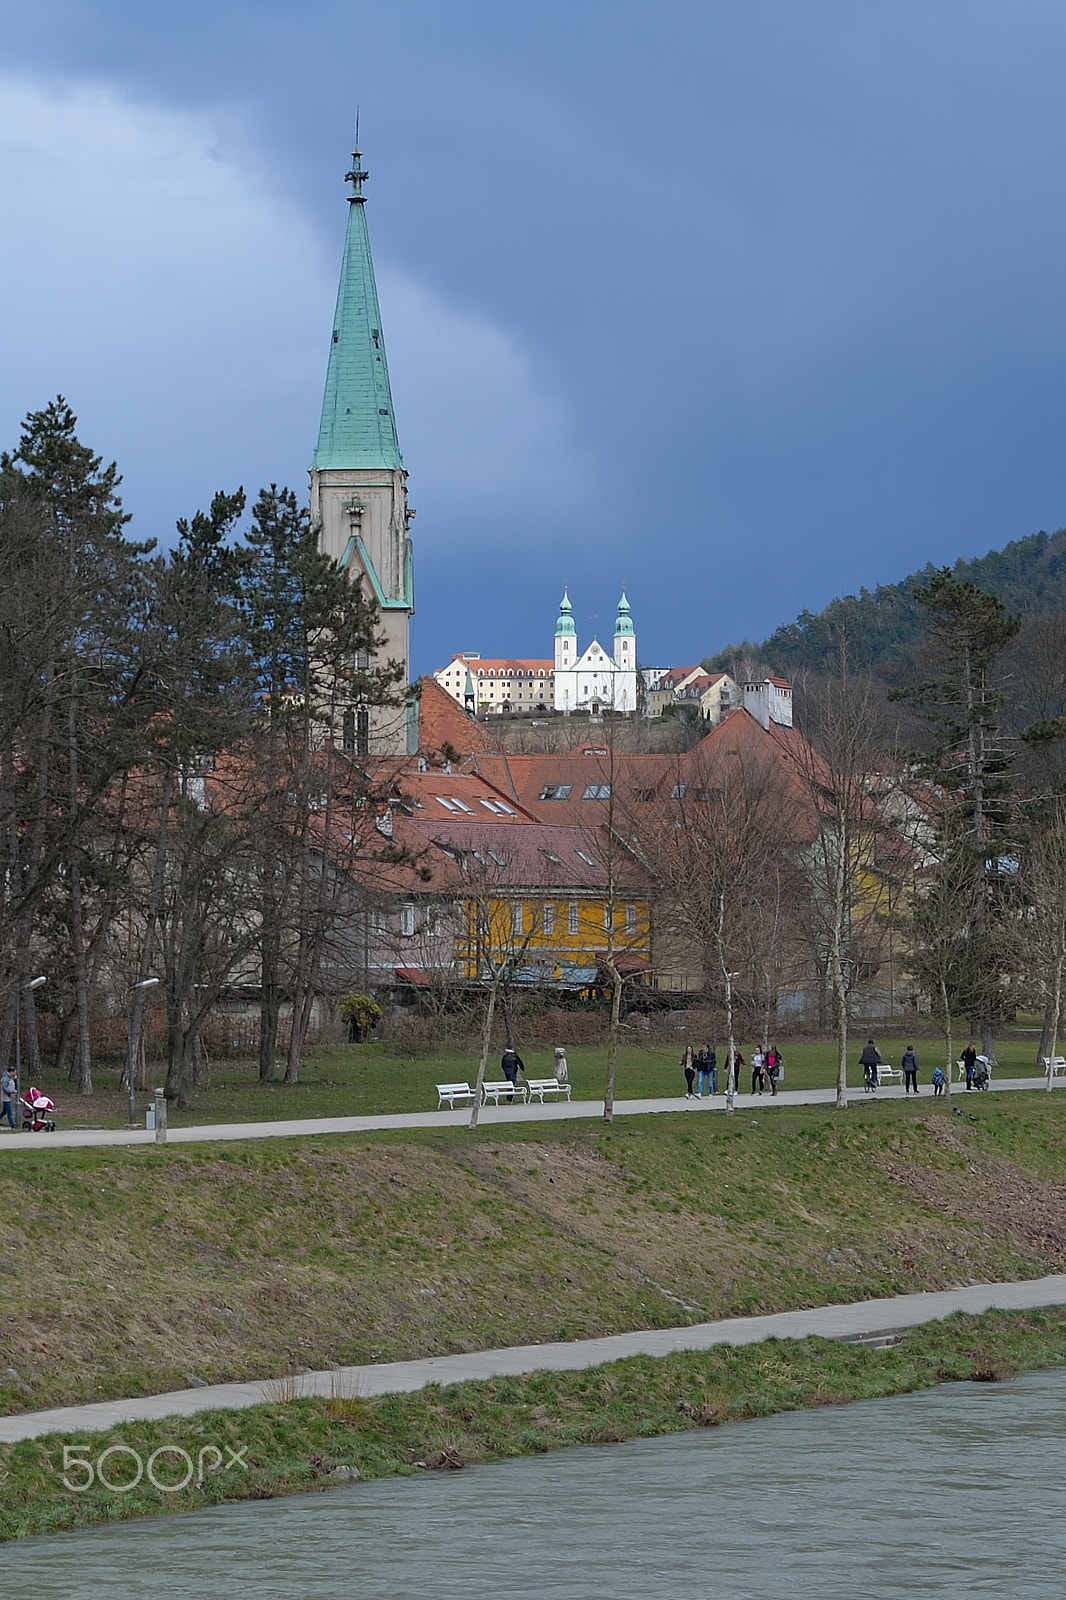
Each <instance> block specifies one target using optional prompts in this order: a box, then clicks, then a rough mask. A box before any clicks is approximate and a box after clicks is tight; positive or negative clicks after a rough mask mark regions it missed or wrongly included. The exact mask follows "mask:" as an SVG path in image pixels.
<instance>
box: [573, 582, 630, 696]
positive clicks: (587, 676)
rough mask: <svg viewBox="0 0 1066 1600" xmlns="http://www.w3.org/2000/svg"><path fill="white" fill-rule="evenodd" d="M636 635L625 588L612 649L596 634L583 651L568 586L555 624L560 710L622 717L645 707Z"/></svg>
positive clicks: (619, 607) (616, 620)
mask: <svg viewBox="0 0 1066 1600" xmlns="http://www.w3.org/2000/svg"><path fill="white" fill-rule="evenodd" d="M637 683H638V678H637V636H636V633H635V632H634V630H633V618H632V616H631V615H630V611H629V601H628V600H627V599H626V595H625V590H624V589H623V591H622V598H621V599H620V600H619V602H618V615H617V617H616V619H615V624H614V642H613V645H612V649H611V654H610V655H608V654H607V652H606V650H605V649H604V648H603V646H602V645H601V644H600V641H599V640H598V639H593V641H592V643H591V644H590V645H589V646H588V648H587V649H586V650H584V651H582V652H579V648H578V640H577V627H576V626H575V623H574V608H573V606H572V605H571V604H570V596H569V594H568V593H567V591H566V590H565V589H564V590H563V598H562V601H561V603H560V606H559V620H558V622H557V623H556V624H555V709H556V711H561V712H563V714H564V715H569V713H570V712H572V711H587V712H588V713H589V714H590V716H594V717H598V716H599V715H600V714H601V712H603V711H614V712H616V713H618V714H620V715H621V716H623V717H626V716H632V715H634V714H635V713H636V712H637V711H639V709H640V699H639V695H638V692H637Z"/></svg>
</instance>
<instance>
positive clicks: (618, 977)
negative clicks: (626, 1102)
mask: <svg viewBox="0 0 1066 1600" xmlns="http://www.w3.org/2000/svg"><path fill="white" fill-rule="evenodd" d="M607 970H608V972H609V973H610V975H611V1022H610V1027H609V1028H608V1030H607V1082H606V1083H605V1084H604V1086H603V1120H604V1122H613V1121H614V1086H615V1071H616V1066H617V1061H618V1029H619V1018H620V1017H621V1012H622V981H623V980H622V974H621V973H620V972H619V970H618V968H617V967H616V966H615V964H614V962H613V961H609V962H608V964H607Z"/></svg>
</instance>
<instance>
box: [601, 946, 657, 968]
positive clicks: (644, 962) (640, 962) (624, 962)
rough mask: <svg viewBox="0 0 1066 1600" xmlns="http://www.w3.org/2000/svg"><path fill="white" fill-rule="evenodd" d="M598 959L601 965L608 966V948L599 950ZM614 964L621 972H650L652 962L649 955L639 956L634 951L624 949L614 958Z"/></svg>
mask: <svg viewBox="0 0 1066 1600" xmlns="http://www.w3.org/2000/svg"><path fill="white" fill-rule="evenodd" d="M596 960H597V961H598V962H599V963H600V965H601V966H606V964H607V952H606V950H597V951H596ZM614 964H615V966H616V967H617V968H618V970H619V972H649V971H650V970H651V962H650V961H649V960H648V958H647V956H638V955H636V954H635V953H633V952H625V951H623V952H621V953H620V954H618V955H616V956H615V958H614Z"/></svg>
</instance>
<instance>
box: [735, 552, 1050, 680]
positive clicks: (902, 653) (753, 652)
mask: <svg viewBox="0 0 1066 1600" xmlns="http://www.w3.org/2000/svg"><path fill="white" fill-rule="evenodd" d="M936 570H937V569H936V568H935V567H934V566H933V565H932V563H930V564H929V565H927V566H926V567H925V568H923V569H922V571H920V572H913V573H911V575H910V576H909V577H907V578H904V579H903V581H902V582H901V583H894V584H878V586H877V588H876V589H872V590H871V589H861V590H860V591H859V593H858V594H857V595H844V596H843V597H842V598H840V599H836V600H833V601H831V602H830V604H829V605H828V606H826V607H825V609H824V611H818V612H812V611H802V612H801V613H800V615H799V616H798V617H797V618H796V620H795V622H788V623H785V624H783V625H782V626H781V627H780V628H778V629H777V630H776V631H775V632H774V633H772V634H771V635H770V637H769V638H768V639H764V640H762V641H761V642H759V643H753V642H752V641H750V640H745V641H744V643H743V644H738V645H728V646H727V647H726V648H725V649H724V650H720V651H719V652H718V653H717V655H715V656H712V657H709V658H708V659H707V661H706V662H705V663H704V665H705V666H706V667H707V668H708V670H711V671H730V670H731V669H732V667H733V665H734V663H735V662H736V661H737V660H738V659H740V658H742V657H745V656H748V657H753V658H755V659H757V660H759V661H764V662H766V663H767V664H768V665H769V666H770V667H772V668H773V669H774V670H775V671H777V672H781V673H784V674H785V675H787V676H789V677H794V676H795V675H796V674H797V673H798V672H801V671H803V670H804V669H806V670H807V671H811V672H816V673H817V672H821V671H822V670H823V669H824V667H825V664H826V662H827V660H828V659H829V657H830V655H831V653H832V652H833V650H834V649H835V648H836V645H837V643H838V642H839V637H840V630H841V625H842V624H843V626H844V628H845V630H846V634H847V638H848V641H849V648H850V650H851V652H852V656H853V659H854V660H855V663H856V665H862V666H867V667H876V668H877V669H878V670H879V673H883V674H885V675H887V676H890V677H891V676H893V675H894V674H893V672H892V669H893V668H894V667H895V666H897V665H898V664H901V663H902V662H903V661H904V660H905V658H906V656H907V653H908V651H909V649H910V647H911V646H912V645H913V644H914V643H915V642H916V641H917V639H918V638H919V636H920V635H921V633H922V628H923V620H922V617H921V615H920V612H919V607H918V605H917V603H916V602H915V599H914V590H915V588H916V587H922V586H924V585H925V584H927V583H928V582H929V579H930V577H931V576H932V574H933V573H934V572H935V571H936ZM954 573H955V576H956V577H957V578H958V579H960V581H963V582H967V583H974V584H976V585H977V587H978V588H980V589H984V590H986V591H987V592H988V593H989V594H994V595H995V596H996V597H997V599H999V600H1002V601H1003V603H1004V605H1005V606H1006V607H1007V609H1008V610H1009V611H1020V612H1023V613H1026V614H1029V615H1035V614H1038V613H1040V612H1047V611H1066V528H1060V529H1058V531H1057V532H1055V533H1051V534H1048V533H1044V532H1040V533H1034V534H1031V535H1030V537H1029V538H1027V539H1013V540H1012V541H1011V542H1010V544H1008V545H1005V546H1004V548H1003V549H1002V550H990V551H989V552H988V554H987V555H986V556H980V557H978V558H976V559H975V560H973V561H963V560H962V559H961V558H960V559H959V560H958V561H956V563H955V566H954Z"/></svg>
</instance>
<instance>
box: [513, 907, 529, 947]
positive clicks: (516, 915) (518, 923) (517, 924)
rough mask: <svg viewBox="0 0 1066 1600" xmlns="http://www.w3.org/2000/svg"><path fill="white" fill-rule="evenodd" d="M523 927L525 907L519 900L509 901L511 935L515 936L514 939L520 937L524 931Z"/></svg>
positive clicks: (524, 923)
mask: <svg viewBox="0 0 1066 1600" xmlns="http://www.w3.org/2000/svg"><path fill="white" fill-rule="evenodd" d="M525 928H526V912H525V907H524V906H523V904H522V902H521V900H514V901H512V903H511V935H512V937H513V938H515V939H520V938H521V937H522V935H523V933H524V932H525Z"/></svg>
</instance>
